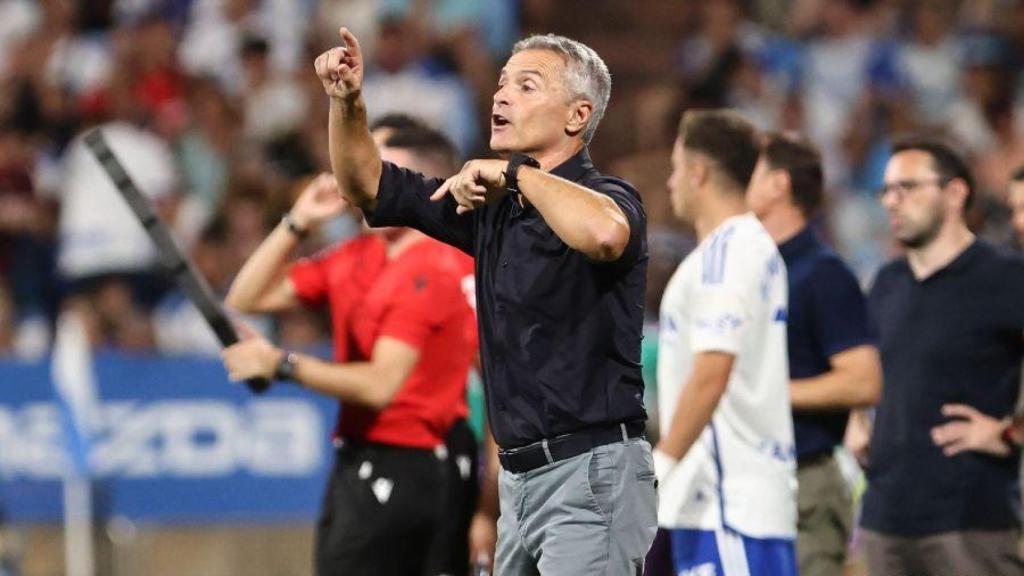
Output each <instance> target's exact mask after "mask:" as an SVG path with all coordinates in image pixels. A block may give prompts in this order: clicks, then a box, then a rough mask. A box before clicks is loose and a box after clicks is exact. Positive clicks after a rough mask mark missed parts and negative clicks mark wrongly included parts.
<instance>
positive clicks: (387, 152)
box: [370, 128, 448, 242]
mask: <svg viewBox="0 0 1024 576" xmlns="http://www.w3.org/2000/svg"><path fill="white" fill-rule="evenodd" d="M393 133H394V131H393V130H392V129H391V128H378V129H377V130H374V131H373V132H372V133H371V136H373V139H374V141H375V142H377V147H378V149H379V150H380V159H381V160H384V161H386V162H391V163H392V164H394V165H395V166H401V167H402V168H407V169H409V170H412V171H414V172H419V173H421V174H423V175H424V176H426V177H427V178H445V177H446V176H448V174H445V173H444V169H443V168H442V167H440V166H438V165H437V163H436V162H432V161H430V160H429V159H428V158H425V157H424V156H422V155H420V154H417V153H415V152H413V151H411V150H409V149H407V148H389V147H387V146H385V145H384V142H385V141H386V140H387V139H388V138H390V137H391V134H393ZM408 230H409V229H408V228H397V227H392V226H388V227H384V228H371V229H370V232H371V233H373V234H379V235H381V236H382V237H383V238H384V239H385V240H387V241H388V242H392V241H394V240H397V239H398V238H400V237H401V236H402V235H403V234H405V232H407V231H408Z"/></svg>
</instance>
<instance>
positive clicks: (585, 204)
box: [517, 167, 630, 261]
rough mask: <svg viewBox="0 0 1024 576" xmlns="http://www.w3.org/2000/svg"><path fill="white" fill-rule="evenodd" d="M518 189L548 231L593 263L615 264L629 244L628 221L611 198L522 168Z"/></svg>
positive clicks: (550, 175) (541, 172)
mask: <svg viewBox="0 0 1024 576" xmlns="http://www.w3.org/2000/svg"><path fill="white" fill-rule="evenodd" d="M517 178H518V180H519V189H520V190H521V191H522V193H523V195H524V196H526V198H527V200H529V201H530V203H531V204H533V206H534V207H535V208H536V209H537V211H538V212H540V215H541V216H542V217H543V218H544V221H545V222H547V224H548V226H550V227H551V230H552V231H554V233H555V234H557V235H558V237H559V238H561V239H562V241H563V242H565V243H566V244H568V245H569V247H570V248H573V249H574V250H577V251H579V252H582V253H583V254H586V255H587V256H588V257H590V258H591V259H593V260H602V261H612V260H617V259H618V258H619V256H621V255H622V252H623V251H625V249H626V246H627V245H628V244H629V232H630V230H629V221H628V220H627V219H626V215H625V214H623V213H622V209H621V208H619V205H618V204H616V203H615V201H614V200H612V199H611V198H610V197H608V196H605V195H604V194H600V193H598V192H594V191H593V190H590V189H588V188H584V187H583V186H580V185H578V184H575V183H573V182H569V181H568V180H565V179H563V178H559V177H558V176H555V175H553V174H549V173H547V172H544V171H542V170H538V169H536V168H530V167H523V168H521V169H520V170H519V173H518V175H517Z"/></svg>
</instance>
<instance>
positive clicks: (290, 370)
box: [274, 351, 297, 380]
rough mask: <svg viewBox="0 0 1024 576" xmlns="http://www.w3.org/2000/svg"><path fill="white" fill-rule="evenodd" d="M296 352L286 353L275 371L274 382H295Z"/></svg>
mask: <svg viewBox="0 0 1024 576" xmlns="http://www.w3.org/2000/svg"><path fill="white" fill-rule="evenodd" d="M296 360H297V357H296V356H295V352H287V351H286V352H285V353H284V356H283V357H281V361H280V362H278V363H277V368H275V369H274V380H295V361H296Z"/></svg>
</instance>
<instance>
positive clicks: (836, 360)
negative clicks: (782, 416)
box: [789, 345, 882, 411]
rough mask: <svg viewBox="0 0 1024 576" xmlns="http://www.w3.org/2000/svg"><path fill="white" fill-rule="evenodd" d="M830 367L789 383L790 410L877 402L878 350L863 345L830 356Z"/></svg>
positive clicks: (843, 407)
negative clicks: (820, 372)
mask: <svg viewBox="0 0 1024 576" xmlns="http://www.w3.org/2000/svg"><path fill="white" fill-rule="evenodd" d="M830 363H831V369H830V370H829V371H828V372H825V373H824V374H821V375H819V376H815V377H813V378H802V379H797V380H793V381H791V382H790V385H789V396H790V402H791V403H792V405H793V409H794V410H819V411H826V410H848V409H851V408H866V407H869V406H874V405H875V404H877V403H878V400H879V398H880V397H881V395H882V367H881V364H880V360H879V359H878V351H877V350H876V349H875V348H874V347H873V346H868V345H863V346H857V347H855V348H851V349H849V350H845V351H843V352H840V353H838V354H835V355H833V356H832V357H831V358H830Z"/></svg>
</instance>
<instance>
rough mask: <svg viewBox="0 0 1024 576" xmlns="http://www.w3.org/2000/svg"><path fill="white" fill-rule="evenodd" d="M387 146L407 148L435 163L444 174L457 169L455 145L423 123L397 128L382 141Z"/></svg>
mask: <svg viewBox="0 0 1024 576" xmlns="http://www.w3.org/2000/svg"><path fill="white" fill-rule="evenodd" d="M384 146H385V147H387V148H398V149H400V150H408V151H410V152H412V153H413V154H416V155H417V156H420V157H422V158H425V159H428V160H429V161H431V162H434V163H435V164H437V166H438V168H440V169H441V171H442V173H444V174H452V173H454V172H455V171H456V170H458V154H457V153H456V152H455V146H454V145H453V144H452V141H451V140H449V139H448V137H446V136H445V135H444V134H442V133H441V132H439V131H437V130H434V129H433V128H430V127H427V126H425V125H422V124H421V125H418V126H410V127H406V128H397V129H394V131H393V132H392V133H391V134H390V135H389V136H388V137H387V139H386V140H385V141H384Z"/></svg>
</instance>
